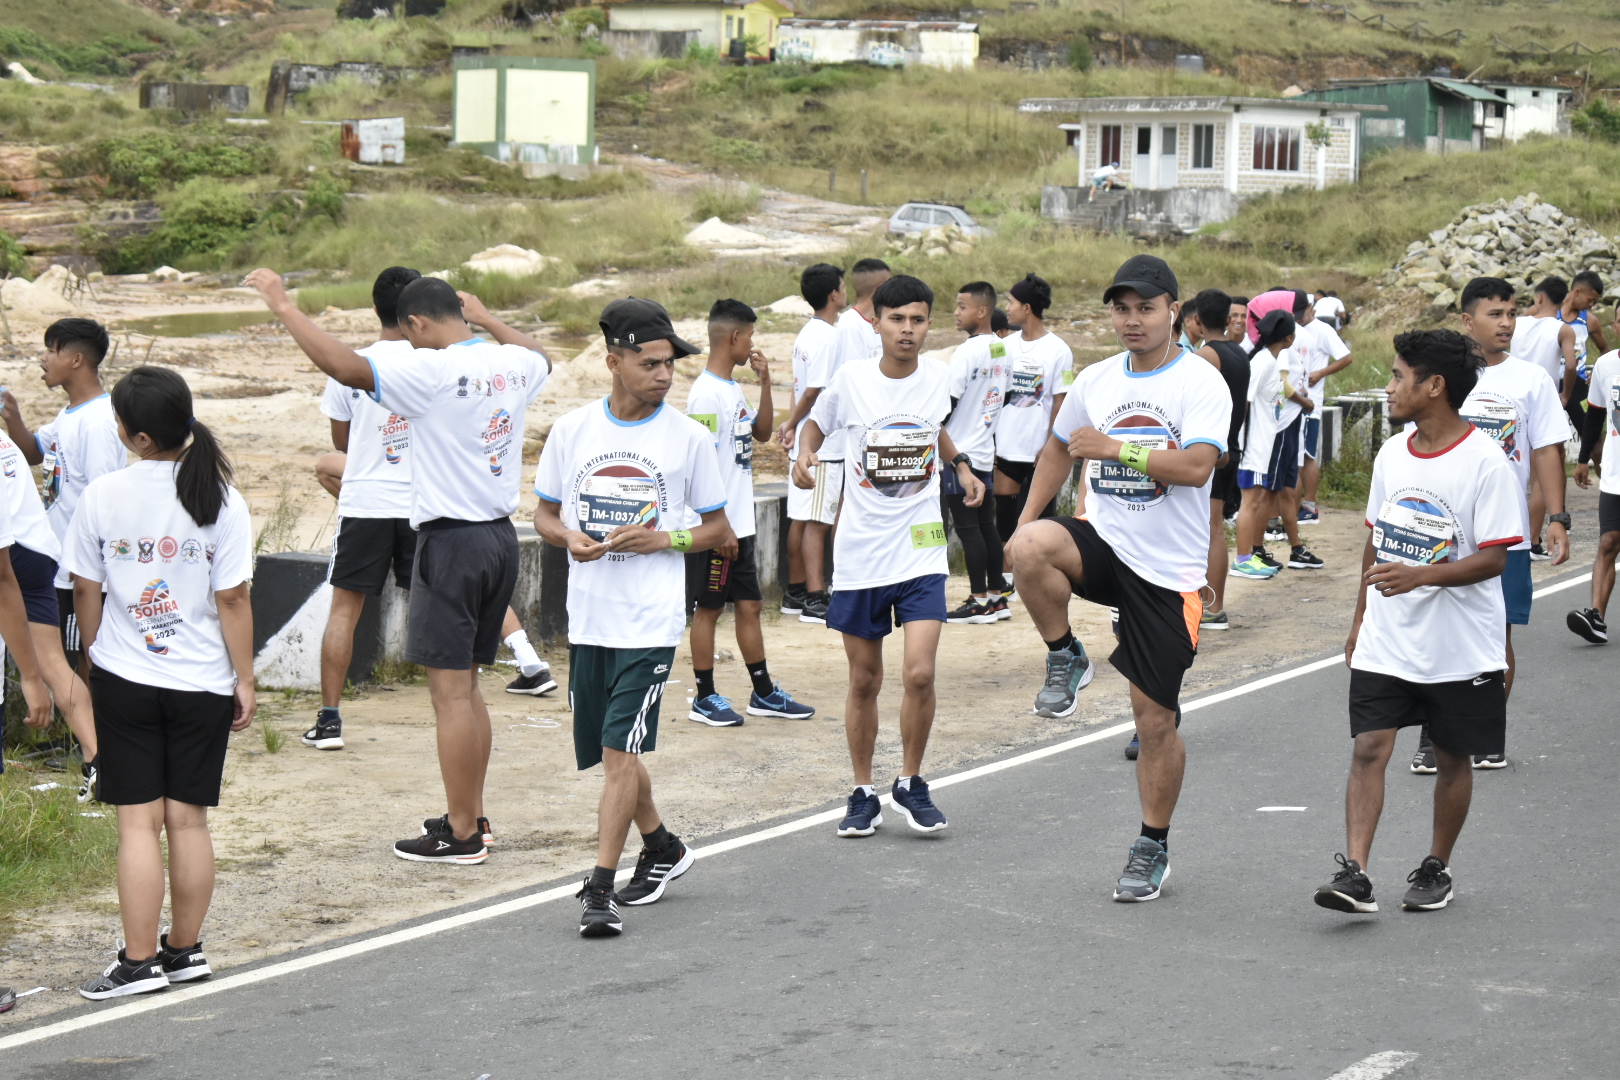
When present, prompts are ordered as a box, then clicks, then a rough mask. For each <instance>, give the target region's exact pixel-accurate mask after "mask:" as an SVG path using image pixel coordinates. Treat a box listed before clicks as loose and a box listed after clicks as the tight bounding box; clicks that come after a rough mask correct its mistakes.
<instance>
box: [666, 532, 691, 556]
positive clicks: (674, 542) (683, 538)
mask: <svg viewBox="0 0 1620 1080" xmlns="http://www.w3.org/2000/svg"><path fill="white" fill-rule="evenodd" d="M669 546H670V547H672V548H674V549H675V550H676V551H691V550H692V533H691V531H690V530H688V529H675V530H674V531H672V532H671V533H670V534H669Z"/></svg>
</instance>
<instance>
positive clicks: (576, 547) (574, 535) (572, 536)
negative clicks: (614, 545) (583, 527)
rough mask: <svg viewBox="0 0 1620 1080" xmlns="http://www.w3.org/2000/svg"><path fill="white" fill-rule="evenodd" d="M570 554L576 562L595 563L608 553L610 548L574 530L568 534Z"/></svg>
mask: <svg viewBox="0 0 1620 1080" xmlns="http://www.w3.org/2000/svg"><path fill="white" fill-rule="evenodd" d="M567 539H568V554H570V555H572V556H573V557H574V561H575V562H595V561H596V560H597V559H600V558H601V557H602V556H604V555H606V554H607V553H608V546H607V545H606V544H604V543H601V542H599V541H596V540H592V539H591V538H590V537H589V536H588V535H586V534H585V533H582V532H580V531H579V530H578V529H574V530H572V531H570V532H569V533H568V538H567Z"/></svg>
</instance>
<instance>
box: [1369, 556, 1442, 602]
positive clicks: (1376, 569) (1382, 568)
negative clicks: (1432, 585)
mask: <svg viewBox="0 0 1620 1080" xmlns="http://www.w3.org/2000/svg"><path fill="white" fill-rule="evenodd" d="M1428 576H1429V573H1428V567H1426V566H1408V565H1407V564H1405V563H1402V562H1386V563H1374V564H1373V565H1372V566H1370V567H1368V568H1367V572H1366V573H1365V574H1363V575H1362V577H1361V584H1362V585H1363V586H1364V587H1365V586H1368V585H1371V586H1372V587H1373V588H1375V589H1377V590H1378V593H1379V595H1381V596H1400V595H1401V594H1402V593H1409V592H1411V591H1412V590H1413V589H1418V588H1422V587H1423V586H1424V585H1427V584H1428V582H1427V581H1425V580H1424V579H1425V578H1427V577H1428Z"/></svg>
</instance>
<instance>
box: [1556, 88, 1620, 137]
mask: <svg viewBox="0 0 1620 1080" xmlns="http://www.w3.org/2000/svg"><path fill="white" fill-rule="evenodd" d="M1569 126H1570V128H1571V129H1572V130H1574V131H1575V132H1577V133H1578V134H1581V135H1585V136H1586V137H1587V138H1588V139H1599V140H1601V141H1603V142H1612V143H1620V109H1611V108H1609V105H1608V103H1607V102H1606V101H1604V100H1603V99H1602V98H1593V99H1592V100H1591V101H1590V102H1588V103H1587V105H1586V107H1585V108H1584V109H1581V110H1580V111H1579V112H1576V113H1574V114H1573V115H1572V116H1570V118H1569Z"/></svg>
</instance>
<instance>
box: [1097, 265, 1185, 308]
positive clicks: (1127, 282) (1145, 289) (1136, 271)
mask: <svg viewBox="0 0 1620 1080" xmlns="http://www.w3.org/2000/svg"><path fill="white" fill-rule="evenodd" d="M1121 289H1130V290H1132V291H1133V292H1135V293H1136V294H1137V295H1139V296H1141V297H1142V299H1144V300H1151V299H1153V298H1154V297H1155V296H1158V295H1159V294H1160V293H1169V294H1170V299H1172V300H1179V299H1180V296H1179V295H1178V293H1179V292H1180V290H1181V286H1180V285H1178V284H1176V275H1175V273H1174V272H1172V271H1171V269H1170V264H1169V263H1167V262H1165V261H1164V260H1163V259H1161V258H1159V257H1158V256H1157V255H1132V256H1131V257H1130V258H1128V259H1126V260H1125V262H1124V263H1123V264H1122V265H1121V266H1120V268H1119V270H1118V271H1116V272H1115V274H1114V283H1113V284H1112V285H1110V286H1108V291H1107V292H1105V293H1103V303H1105V304H1106V303H1108V302H1109V301H1110V300H1112V299H1113V298H1114V294H1115V293H1117V292H1119V291H1120V290H1121Z"/></svg>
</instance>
